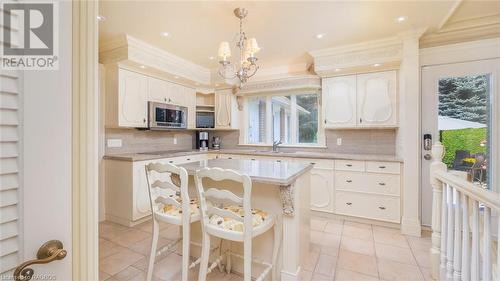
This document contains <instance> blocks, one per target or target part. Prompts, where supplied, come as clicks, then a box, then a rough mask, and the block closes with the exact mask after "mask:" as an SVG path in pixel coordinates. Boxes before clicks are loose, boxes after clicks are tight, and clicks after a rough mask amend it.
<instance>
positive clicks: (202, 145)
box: [196, 131, 208, 151]
mask: <svg viewBox="0 0 500 281" xmlns="http://www.w3.org/2000/svg"><path fill="white" fill-rule="evenodd" d="M196 149H199V150H200V151H207V150H208V132H206V131H198V132H196Z"/></svg>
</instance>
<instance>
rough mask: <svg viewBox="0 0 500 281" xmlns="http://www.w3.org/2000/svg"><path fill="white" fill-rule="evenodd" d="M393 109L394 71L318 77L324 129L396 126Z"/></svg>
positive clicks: (395, 112) (395, 114)
mask: <svg viewBox="0 0 500 281" xmlns="http://www.w3.org/2000/svg"><path fill="white" fill-rule="evenodd" d="M397 109H398V106H397V74H396V71H395V70H394V71H384V72H374V73H366V74H357V75H347V76H339V77H331V78H324V79H323V80H322V112H323V119H324V120H323V122H324V127H325V128H326V129H336V128H373V127H380V128H393V127H397V122H398V118H397V117H398V114H397V111H398V110H397Z"/></svg>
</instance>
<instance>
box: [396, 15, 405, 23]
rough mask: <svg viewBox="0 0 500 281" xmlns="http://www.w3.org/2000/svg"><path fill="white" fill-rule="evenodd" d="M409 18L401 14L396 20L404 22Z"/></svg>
mask: <svg viewBox="0 0 500 281" xmlns="http://www.w3.org/2000/svg"><path fill="white" fill-rule="evenodd" d="M407 19H408V17H407V16H399V17H397V18H396V22H398V23H402V22H404V21H405V20H407Z"/></svg>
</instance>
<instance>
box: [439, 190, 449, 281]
mask: <svg viewBox="0 0 500 281" xmlns="http://www.w3.org/2000/svg"><path fill="white" fill-rule="evenodd" d="M447 198H448V188H447V185H445V184H444V183H443V198H442V199H443V202H442V203H441V208H442V209H441V262H440V263H439V269H440V270H439V276H440V278H439V280H446V238H447V235H446V233H447V228H448V223H447V218H448V211H447V210H448V203H447V202H448V201H447Z"/></svg>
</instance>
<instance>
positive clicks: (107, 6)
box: [99, 0, 480, 69]
mask: <svg viewBox="0 0 500 281" xmlns="http://www.w3.org/2000/svg"><path fill="white" fill-rule="evenodd" d="M476 3H478V5H480V3H479V2H476ZM472 5H473V4H472ZM236 7H245V8H247V9H248V11H249V14H248V17H247V19H246V22H245V24H244V28H245V31H246V32H247V35H248V36H249V37H256V38H257V40H258V42H259V45H260V46H261V47H262V50H261V51H260V53H259V54H258V57H259V62H260V64H261V65H262V66H264V67H273V66H278V65H288V64H298V63H304V62H311V58H310V57H309V56H308V55H307V51H310V50H317V49H322V48H328V47H335V46H339V45H344V44H352V43H358V42H363V41H368V40H374V39H380V38H383V37H389V36H394V35H396V34H397V33H398V32H401V31H404V30H408V29H411V28H420V27H428V28H429V29H428V30H429V32H432V31H435V30H436V28H437V27H438V26H439V24H440V23H441V22H442V21H443V20H444V19H445V18H446V16H447V15H448V14H449V12H450V10H451V9H452V7H453V1H335V2H317V1H302V2H297V1H295V2H282V1H280V2H273V1H265V2H257V1H252V2H232V1H217V2H210V1H204V2H193V1H178V2H170V1H110V0H108V1H101V2H100V14H101V15H103V16H104V17H105V18H106V20H105V21H102V22H100V25H99V31H100V32H99V34H100V40H106V39H110V38H113V37H114V36H116V35H120V34H130V35H132V36H134V37H136V38H138V39H141V40H143V41H145V42H148V43H150V44H152V45H155V46H157V47H160V48H162V49H165V50H166V51H168V52H170V53H173V54H175V55H178V56H181V57H183V58H185V59H188V60H190V61H192V62H194V63H196V64H199V65H201V66H204V67H207V68H211V69H213V68H216V67H217V59H215V60H209V59H208V57H209V56H216V55H217V48H218V45H219V42H220V41H228V40H233V42H234V37H235V35H236V33H237V32H238V19H237V18H236V17H234V15H233V9H234V8H236ZM401 15H403V16H407V17H408V20H407V21H405V22H404V23H397V22H396V21H395V18H396V17H397V16H401ZM162 32H168V33H169V34H170V36H169V37H167V38H165V37H162V36H161V33H162ZM318 33H324V34H325V36H324V38H323V39H321V40H319V39H317V38H316V34H318ZM234 52H235V49H234V48H233V54H234Z"/></svg>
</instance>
